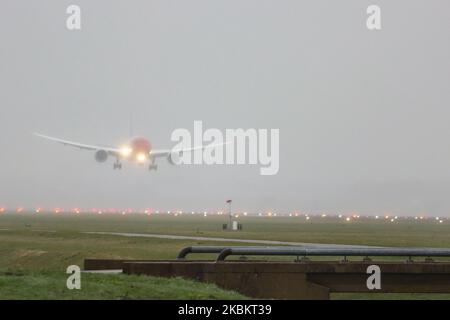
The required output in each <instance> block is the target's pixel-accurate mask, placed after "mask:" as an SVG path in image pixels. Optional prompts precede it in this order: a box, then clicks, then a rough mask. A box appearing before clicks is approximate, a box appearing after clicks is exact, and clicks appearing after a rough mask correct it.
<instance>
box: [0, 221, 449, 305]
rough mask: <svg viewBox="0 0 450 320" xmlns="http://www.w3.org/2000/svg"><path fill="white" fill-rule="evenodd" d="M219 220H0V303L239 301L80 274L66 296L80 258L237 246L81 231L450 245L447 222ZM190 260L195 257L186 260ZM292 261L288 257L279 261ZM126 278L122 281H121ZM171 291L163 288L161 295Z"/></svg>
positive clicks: (158, 283)
mask: <svg viewBox="0 0 450 320" xmlns="http://www.w3.org/2000/svg"><path fill="white" fill-rule="evenodd" d="M226 219H227V218H226V217H224V216H212V215H211V216H207V217H203V216H202V215H190V214H189V215H181V216H180V215H179V216H174V215H151V216H147V215H136V214H134V215H125V216H122V215H113V214H103V215H94V214H79V215H75V214H44V213H40V214H34V213H33V214H32V213H21V214H17V213H11V214H5V213H3V214H0V299H29V298H31V299H36V298H44V299H53V298H58V299H124V298H132V299H183V298H186V299H190V298H199V299H228V298H232V299H234V298H243V297H242V296H240V295H238V294H236V293H233V292H227V291H224V290H221V289H219V288H217V287H215V286H213V285H207V284H203V283H196V282H193V281H187V280H182V279H157V278H152V277H144V276H143V277H129V276H126V275H101V274H83V275H82V277H83V284H85V286H84V287H83V289H82V290H79V291H78V292H75V291H76V290H67V289H66V286H65V279H66V277H67V275H66V274H65V269H66V267H67V266H68V265H71V264H76V265H79V266H82V265H83V260H84V259H85V258H126V259H172V258H175V257H176V254H177V253H178V251H179V250H180V249H181V248H183V247H185V246H190V245H228V244H229V245H242V244H237V243H236V242H235V243H233V242H232V240H230V242H229V243H227V242H216V243H215V242H212V241H192V240H169V239H153V238H139V237H133V238H128V237H120V236H112V235H97V234H86V233H83V232H86V231H104V232H107V231H110V232H135V233H154V234H174V235H189V236H201V237H222V238H230V239H233V238H243V239H262V240H280V241H293V242H313V243H339V244H363V245H376V246H418V247H450V222H449V221H447V220H446V221H445V222H444V223H441V224H440V223H438V222H437V221H435V220H431V219H429V220H421V221H418V220H412V219H410V220H404V219H399V220H398V221H395V222H393V223H391V222H389V221H386V220H385V219H382V220H374V219H370V220H369V219H363V218H361V219H356V220H353V221H350V222H347V221H345V220H343V219H338V218H321V217H312V218H311V219H310V220H309V221H306V220H305V219H304V218H300V217H272V218H269V217H241V218H239V221H240V222H241V223H242V224H243V226H244V230H243V231H240V232H230V231H223V230H222V224H223V223H226V222H227V221H226ZM193 257H195V256H193ZM285 259H291V258H285ZM128 279H129V281H128ZM167 288H170V290H166V289H167ZM377 297H378V298H383V299H391V298H392V299H398V298H420V299H424V298H428V299H429V298H432V299H435V298H445V299H448V298H450V295H360V294H358V295H355V294H339V295H334V296H333V298H352V299H361V298H363V299H365V298H377Z"/></svg>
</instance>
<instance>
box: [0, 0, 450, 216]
mask: <svg viewBox="0 0 450 320" xmlns="http://www.w3.org/2000/svg"><path fill="white" fill-rule="evenodd" d="M70 4H77V5H79V6H80V7H81V12H82V13H81V21H82V28H81V30H76V31H69V30H68V29H67V28H66V19H67V17H68V15H67V14H66V8H67V6H68V5H70ZM370 4H373V1H364V0H363V1H361V0H354V1H339V2H338V1H331V0H329V1H298V0H282V1H275V0H244V1H236V0H217V1H207V0H189V1H182V0H178V1H168V0H158V1H111V0H109V1H106V0H96V1H87V0H75V1H61V0H58V1H56V0H54V1H47V0H45V1H44V0H42V1H23V0H3V1H2V6H1V11H0V48H1V50H0V121H1V126H0V179H1V184H0V204H1V205H5V206H7V207H15V206H19V205H21V206H25V207H34V206H43V207H54V206H60V207H64V208H70V207H86V208H90V207H122V208H124V207H132V208H155V209H161V210H162V209H164V210H173V209H182V210H218V209H222V208H224V207H225V204H224V202H225V200H226V199H233V203H234V204H233V206H234V207H235V208H236V210H245V211H252V212H253V211H254V212H256V211H262V210H264V211H266V210H274V211H284V212H287V211H290V210H300V211H306V212H330V213H332V212H336V213H338V212H340V213H344V212H350V211H354V210H355V211H358V212H361V213H367V214H376V213H385V212H389V213H395V214H398V215H404V214H405V215H406V214H418V213H420V214H430V215H450V197H449V196H448V195H449V194H450V167H449V164H450V145H449V142H448V137H449V136H450V126H449V117H450V108H449V106H450V105H449V102H450V90H449V83H450V59H449V57H450V42H449V38H448V31H449V30H450V3H449V2H448V1H443V0H442V1H437V0H433V1H410V0H408V1H406V0H401V1H400V0H398V1H381V0H378V1H376V4H378V5H379V6H380V7H381V17H382V29H381V30H378V31H369V30H368V29H367V28H366V18H367V14H366V8H367V6H368V5H370ZM130 115H132V118H133V131H134V133H135V134H139V135H142V136H145V137H147V138H148V139H149V140H150V141H151V142H152V144H153V146H154V148H163V149H166V148H170V147H171V146H173V145H174V142H172V141H171V139H170V136H171V133H172V132H173V131H174V130H175V129H177V128H187V129H189V130H192V129H193V123H194V121H195V120H201V121H203V125H204V127H205V128H218V129H220V130H223V131H225V130H226V129H227V128H231V129H233V128H244V129H245V128H255V129H259V128H261V129H271V128H276V129H279V130H280V131H279V132H280V161H279V165H280V168H279V172H278V174H276V175H273V176H262V175H260V170H259V166H257V165H214V166H209V165H203V166H201V165H192V166H172V165H170V164H169V163H167V161H166V160H165V159H159V161H158V165H159V168H158V170H157V171H156V172H155V171H152V172H149V171H148V170H147V168H146V167H139V166H137V165H135V164H131V163H124V165H123V169H122V170H120V171H118V170H113V169H112V166H113V159H109V161H108V162H107V163H103V164H100V163H97V162H95V160H94V154H93V152H89V151H81V150H78V149H76V148H70V147H67V146H62V145H59V144H56V143H52V142H50V141H45V140H42V139H39V138H37V137H35V136H33V135H32V133H33V132H40V133H44V134H47V135H51V136H55V137H60V138H64V139H69V140H73V141H79V142H83V143H88V144H107V145H117V144H119V143H122V142H124V141H126V139H128V138H129V118H130Z"/></svg>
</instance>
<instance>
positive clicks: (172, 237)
mask: <svg viewBox="0 0 450 320" xmlns="http://www.w3.org/2000/svg"><path fill="white" fill-rule="evenodd" d="M83 233H86V234H103V235H112V236H121V237H142V238H158V239H169V240H195V241H215V242H237V243H249V244H265V245H282V246H298V247H312V248H359V249H362V248H381V247H375V246H364V245H349V244H327V243H308V242H288V241H276V240H256V239H255V240H253V239H233V238H215V237H194V236H177V235H171V234H151V233H128V232H83Z"/></svg>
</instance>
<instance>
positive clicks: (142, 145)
mask: <svg viewBox="0 0 450 320" xmlns="http://www.w3.org/2000/svg"><path fill="white" fill-rule="evenodd" d="M34 135H35V136H38V137H40V138H44V139H47V140H50V141H54V142H58V143H61V144H63V145H66V146H71V147H76V148H80V149H84V150H90V151H95V154H94V157H95V160H96V161H97V162H101V163H103V162H105V161H106V160H108V156H112V157H115V158H116V161H115V162H114V165H113V169H119V170H120V169H122V162H121V160H129V161H132V162H136V163H138V164H140V165H143V164H144V163H146V162H147V161H150V165H149V167H148V169H149V170H150V171H151V170H157V168H158V165H157V164H155V159H156V158H164V157H165V158H166V159H167V161H168V162H169V163H170V164H175V162H176V160H174V156H181V155H182V154H183V153H184V152H191V151H195V150H203V149H205V148H210V147H218V146H222V145H225V144H228V143H220V144H209V145H206V146H197V147H193V148H186V149H176V150H174V149H164V150H156V149H153V148H152V145H151V144H150V141H149V140H148V139H146V138H143V137H134V138H132V139H130V140H129V142H128V143H127V144H125V145H123V146H121V147H119V148H117V147H108V146H97V145H90V144H84V143H79V142H74V141H68V140H63V139H59V138H54V137H50V136H47V135H44V134H40V133H34Z"/></svg>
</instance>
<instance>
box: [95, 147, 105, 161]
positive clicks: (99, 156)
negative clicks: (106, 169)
mask: <svg viewBox="0 0 450 320" xmlns="http://www.w3.org/2000/svg"><path fill="white" fill-rule="evenodd" d="M95 160H96V161H97V162H105V161H106V160H108V152H106V151H105V150H97V151H96V152H95Z"/></svg>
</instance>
